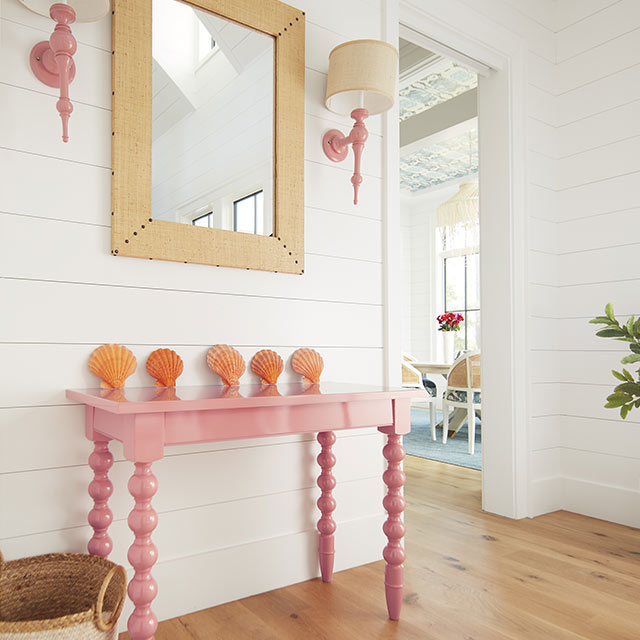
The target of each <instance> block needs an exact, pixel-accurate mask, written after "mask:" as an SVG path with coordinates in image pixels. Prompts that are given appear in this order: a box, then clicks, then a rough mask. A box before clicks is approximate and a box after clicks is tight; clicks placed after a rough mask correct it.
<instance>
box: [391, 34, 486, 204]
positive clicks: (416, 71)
mask: <svg viewBox="0 0 640 640" xmlns="http://www.w3.org/2000/svg"><path fill="white" fill-rule="evenodd" d="M399 49H400V89H399V94H400V100H399V103H400V122H401V125H400V126H401V130H402V129H403V128H404V129H407V130H408V129H409V127H411V129H412V133H413V134H414V136H415V130H416V127H417V126H418V125H419V126H421V127H422V126H423V127H424V129H425V131H427V130H428V131H427V132H426V133H424V134H420V137H422V135H424V138H423V139H422V140H418V141H417V142H412V143H411V144H407V145H405V147H403V148H401V157H400V185H401V188H402V189H403V190H404V191H405V192H410V193H412V194H417V193H420V192H423V191H424V190H426V189H430V188H432V187H435V186H438V185H442V184H444V183H446V182H449V181H451V180H458V179H461V178H464V177H465V176H467V175H469V174H476V173H477V171H478V132H477V121H476V120H475V115H476V113H475V110H474V113H473V114H472V115H473V119H468V120H466V121H461V122H460V123H458V124H456V126H451V123H449V124H448V125H446V126H443V129H442V130H439V129H438V128H437V124H434V123H430V122H429V120H430V118H429V115H430V114H429V113H427V112H429V110H431V109H433V107H436V106H437V105H441V107H440V109H439V110H440V113H442V109H443V108H446V103H447V102H448V101H450V100H453V99H455V98H457V97H458V96H462V94H466V93H467V92H469V91H473V90H475V89H476V87H477V85H478V77H477V74H476V73H475V72H474V71H471V70H470V69H467V68H466V67H463V66H462V65H460V64H458V63H456V62H454V61H452V60H449V59H447V58H444V57H442V56H440V55H438V54H435V53H433V52H432V51H428V50H426V49H424V48H422V47H419V46H418V45H416V44H413V43H412V42H409V41H407V40H404V39H402V38H400V47H399ZM468 95H471V96H473V94H468ZM452 104H453V103H452ZM436 111H438V110H437V109H436V110H434V112H433V113H434V117H433V120H434V121H435V119H436V117H441V116H440V115H439V116H436V115H435V113H436ZM416 116H420V117H419V118H416ZM412 118H415V121H414V120H411V119H412ZM427 123H429V124H430V125H431V126H428V127H427V126H426V124H427ZM421 142H422V144H421Z"/></svg>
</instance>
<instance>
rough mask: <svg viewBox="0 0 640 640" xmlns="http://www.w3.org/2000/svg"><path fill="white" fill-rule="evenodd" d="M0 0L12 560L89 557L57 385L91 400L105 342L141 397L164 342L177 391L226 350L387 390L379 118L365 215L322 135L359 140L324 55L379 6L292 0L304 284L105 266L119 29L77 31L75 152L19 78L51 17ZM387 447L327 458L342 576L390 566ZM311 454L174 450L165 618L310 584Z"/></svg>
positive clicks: (3, 394) (48, 107)
mask: <svg viewBox="0 0 640 640" xmlns="http://www.w3.org/2000/svg"><path fill="white" fill-rule="evenodd" d="M0 1H1V4H0V16H1V19H0V29H1V46H2V49H1V50H0V60H2V66H1V68H0V105H1V106H0V110H1V113H2V118H0V175H2V188H1V189H0V237H1V238H2V240H3V242H2V244H3V251H2V253H1V254H0V256H1V257H0V275H1V279H0V300H1V301H2V303H1V305H2V307H1V308H2V313H1V314H0V361H2V363H3V367H2V375H1V377H0V407H1V408H0V504H1V505H2V508H1V512H0V513H1V515H0V549H2V551H3V553H4V554H5V557H7V558H16V557H19V556H23V555H31V554H37V553H41V552H47V551H65V550H66V551H71V550H74V551H81V550H83V549H85V545H86V542H87V540H88V538H89V536H90V533H91V532H90V529H89V527H88V526H87V525H86V514H87V512H88V510H89V508H90V506H91V503H90V499H89V497H88V495H87V492H86V487H87V484H88V482H89V480H90V478H91V474H90V470H89V468H88V466H87V465H86V459H87V456H88V454H89V452H90V446H89V443H88V442H87V441H85V439H84V436H83V423H84V419H83V409H82V407H80V406H76V405H73V404H72V403H70V402H68V401H67V400H66V399H65V397H64V389H65V388H67V387H75V388H82V387H89V386H95V384H96V380H95V378H93V377H92V376H91V375H90V374H89V372H88V370H87V367H86V363H87V358H88V357H89V354H90V353H91V351H92V350H93V349H94V348H95V347H96V346H98V345H99V344H102V343H105V342H120V343H123V344H126V345H128V346H129V347H130V348H131V349H132V350H133V351H134V353H135V354H136V355H137V357H138V361H139V367H138V372H136V374H135V375H134V376H133V378H132V379H131V380H130V384H131V385H132V386H139V385H148V384H150V378H149V377H148V376H147V374H146V373H145V371H144V362H145V359H146V356H147V355H148V354H149V353H150V352H151V351H152V350H153V349H154V348H156V347H158V346H168V347H172V348H175V349H176V350H177V351H178V352H179V353H180V354H181V355H182V356H183V358H184V360H185V365H186V367H185V374H184V375H183V378H182V381H183V382H184V383H185V384H205V383H209V382H215V379H214V376H213V375H212V374H210V372H209V371H208V370H207V368H206V364H205V353H206V350H207V348H208V347H209V346H210V345H211V344H214V343H217V342H227V343H230V344H232V345H235V346H236V347H238V348H239V349H240V350H241V352H242V353H243V354H244V356H245V358H247V359H248V358H249V357H250V356H251V355H252V354H253V353H255V352H256V351H257V350H258V349H260V348H262V347H271V348H274V349H276V350H277V351H278V352H279V353H281V354H282V356H283V357H285V358H286V357H288V356H289V355H290V354H291V353H292V351H293V350H294V349H295V348H297V347H299V346H303V345H308V346H312V347H315V348H317V349H318V350H319V351H320V352H321V353H322V354H323V356H324V359H325V363H326V374H325V377H326V379H328V380H350V379H353V375H354V371H355V372H357V377H358V381H360V382H369V383H380V382H382V379H383V370H382V367H383V349H382V347H383V337H382V284H381V207H380V202H381V188H382V185H381V178H380V176H381V152H380V149H381V141H382V139H381V135H380V131H381V123H380V118H379V117H373V118H371V119H370V122H369V129H370V136H369V140H368V142H367V151H366V153H365V155H364V158H363V173H364V183H363V185H362V188H361V203H360V204H359V205H358V206H357V207H354V206H353V205H352V204H351V199H352V187H351V183H350V182H349V178H350V175H351V171H352V168H351V166H350V165H349V163H345V164H344V165H341V166H335V165H333V163H331V162H330V161H329V160H327V159H326V158H325V157H324V155H323V153H322V150H321V145H320V140H321V136H322V133H323V132H324V131H325V130H326V129H328V128H331V127H335V126H338V127H341V128H342V129H344V130H346V129H347V128H348V127H349V126H350V124H349V119H348V118H340V117H336V116H334V115H332V114H330V113H329V112H328V111H326V110H325V108H324V106H323V96H324V89H325V82H326V71H327V65H328V53H329V51H330V49H331V48H332V47H333V46H335V45H336V44H338V43H340V42H342V41H345V40H349V39H353V38H378V37H380V35H381V13H382V7H381V2H380V1H379V0H350V2H348V3H345V2H344V1H338V0H330V1H329V2H324V3H321V4H320V3H316V2H312V1H311V0H295V1H294V2H293V4H295V5H296V6H298V7H300V8H301V9H304V10H306V11H307V48H306V51H307V54H306V66H307V72H306V114H307V116H306V144H305V158H306V159H305V204H306V206H305V223H306V226H305V229H306V256H305V262H306V269H305V275H304V276H293V275H283V274H271V273H262V272H252V271H243V270H233V269H224V268H214V267H207V266H199V265H186V264H176V263H168V262H158V261H149V260H137V259H132V258H113V257H111V256H110V255H109V250H110V177H111V176H110V165H111V157H110V145H111V114H110V103H111V69H110V65H111V53H110V24H109V20H108V19H105V20H102V21H101V22H99V23H96V24H84V25H83V24H79V25H77V26H76V27H74V30H75V33H76V37H77V39H78V43H79V44H78V53H77V54H76V65H77V69H78V75H77V78H76V80H75V81H74V83H73V84H72V85H71V97H72V99H73V100H74V102H75V110H74V113H73V115H72V117H71V121H70V135H71V141H70V142H69V143H68V144H67V145H64V144H63V143H62V142H61V141H60V122H59V117H58V114H57V112H56V109H55V98H54V95H55V90H52V89H49V88H47V87H45V86H44V85H42V84H40V83H39V82H37V80H36V79H35V78H34V77H33V76H32V74H31V71H30V70H29V68H28V55H27V53H28V51H29V50H30V48H31V46H33V44H34V43H35V42H37V41H39V40H42V39H44V38H46V37H48V35H49V32H50V29H51V24H50V21H49V20H47V19H45V18H42V17H39V16H37V15H35V14H33V13H30V12H29V11H27V10H26V9H25V8H24V7H23V6H22V5H20V4H19V3H18V2H17V0H0ZM336 16H339V17H340V19H339V20H336V19H335V18H336ZM185 317H189V318H190V322H189V323H185V322H184V320H183V319H184V318H185ZM249 378H250V376H248V377H247V379H249ZM380 445H381V438H380V436H379V435H378V434H376V433H369V432H357V433H353V434H346V435H344V436H343V437H340V438H339V440H338V444H337V445H336V454H337V458H338V463H337V466H336V469H335V474H336V477H337V478H338V489H337V490H336V497H337V501H338V508H337V510H336V513H335V517H336V520H337V521H338V533H337V550H338V551H337V554H336V566H337V569H338V570H340V569H344V568H346V567H349V566H354V565H357V564H360V563H364V562H370V561H373V560H377V559H379V558H380V554H381V549H382V546H383V544H384V536H383V534H382V532H381V527H380V525H381V522H382V520H383V513H382V508H381V504H380V502H381V496H382V483H381V479H380V472H381V470H382V465H381V456H380V455H379V452H380ZM113 448H114V453H115V456H116V462H115V464H114V467H113V470H112V477H113V480H114V484H115V487H116V489H115V495H114V497H113V500H112V508H113V511H114V515H115V522H114V524H113V526H112V528H111V535H112V537H113V538H114V542H115V551H114V553H113V558H114V559H115V560H116V561H118V562H123V563H126V550H127V547H128V545H129V543H130V542H131V535H130V533H129V532H128V529H127V525H126V517H127V513H128V511H129V510H130V509H131V506H132V500H131V498H130V497H129V496H128V494H127V490H126V480H127V477H128V476H129V475H130V474H131V473H132V471H133V465H132V464H131V463H129V462H127V461H124V460H123V457H122V450H121V447H119V446H117V445H114V447H113ZM316 451H317V447H316V445H315V443H313V442H311V441H310V438H309V437H306V436H305V437H291V438H284V439H277V440H269V439H265V440H256V441H249V442H245V441H243V442H238V443H222V444H218V445H202V446H197V447H176V448H173V449H171V450H170V451H169V452H167V453H168V455H167V457H166V458H165V459H164V460H162V461H159V462H158V463H156V464H155V465H154V468H155V473H156V475H157V476H158V479H159V482H160V490H159V492H158V494H157V496H156V499H155V507H156V509H157V510H158V512H159V516H160V525H159V527H158V529H157V530H156V533H155V534H154V538H155V541H156V543H157V545H158V548H159V551H160V561H159V563H158V564H157V565H156V568H155V570H154V574H155V575H156V577H157V579H158V582H159V584H160V592H159V595H158V598H157V600H156V601H155V610H156V611H157V613H158V615H159V617H160V618H161V619H162V618H167V617H171V616H175V615H178V614H181V613H184V612H186V611H189V610H195V609H201V608H203V607H207V606H211V605H215V604H218V603H221V602H224V601H228V600H233V599H236V598H239V597H242V596H246V595H248V594H251V593H256V592H261V591H265V590H269V589H272V588H275V587H278V586H281V585H285V584H289V583H293V582H296V581H299V580H304V579H307V578H310V577H312V576H315V575H317V574H318V571H317V563H316V559H315V548H316V534H315V532H314V530H315V521H316V519H317V513H316V510H315V506H314V499H315V496H316V490H315V477H316V476H317V468H316V464H315V461H314V457H315V455H316ZM381 606H382V605H381ZM123 620H124V618H123Z"/></svg>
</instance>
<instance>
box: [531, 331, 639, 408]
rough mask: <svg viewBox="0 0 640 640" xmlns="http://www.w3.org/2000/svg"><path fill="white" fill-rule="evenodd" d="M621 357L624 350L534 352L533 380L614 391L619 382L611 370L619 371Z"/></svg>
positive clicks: (535, 381) (532, 356) (532, 357)
mask: <svg viewBox="0 0 640 640" xmlns="http://www.w3.org/2000/svg"><path fill="white" fill-rule="evenodd" d="M592 326H593V325H592ZM629 353H630V352H629ZM624 355H625V353H624V351H623V352H620V351H533V352H532V354H531V364H532V371H533V374H532V381H533V382H534V383H540V382H548V383H562V382H564V383H572V382H573V383H577V384H598V385H610V387H611V390H612V391H613V387H614V386H616V385H617V384H619V383H620V381H619V380H616V378H614V376H613V375H612V373H611V370H612V369H616V370H618V371H621V370H622V367H623V366H624V365H621V364H620V360H621V358H622V356H624ZM612 415H613V414H612Z"/></svg>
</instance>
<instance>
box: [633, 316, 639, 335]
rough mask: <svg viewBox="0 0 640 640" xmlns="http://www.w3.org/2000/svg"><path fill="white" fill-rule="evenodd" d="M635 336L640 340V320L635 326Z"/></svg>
mask: <svg viewBox="0 0 640 640" xmlns="http://www.w3.org/2000/svg"><path fill="white" fill-rule="evenodd" d="M633 335H634V336H635V337H636V338H640V318H638V319H637V320H636V323H635V324H634V325H633Z"/></svg>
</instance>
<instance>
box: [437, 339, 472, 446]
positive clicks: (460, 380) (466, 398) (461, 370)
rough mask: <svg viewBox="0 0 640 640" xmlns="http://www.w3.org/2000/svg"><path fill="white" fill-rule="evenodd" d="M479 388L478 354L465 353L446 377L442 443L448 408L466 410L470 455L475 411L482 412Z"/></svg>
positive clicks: (444, 441)
mask: <svg viewBox="0 0 640 640" xmlns="http://www.w3.org/2000/svg"><path fill="white" fill-rule="evenodd" d="M481 386H482V373H481V366H480V352H479V351H467V352H466V353H463V354H462V355H460V356H459V357H458V358H457V359H456V360H455V362H454V363H453V364H452V365H451V369H450V370H449V375H448V376H447V389H446V391H445V392H444V396H443V398H442V443H443V444H446V442H447V435H448V431H449V407H455V408H460V409H465V408H466V410H467V422H468V431H469V453H470V454H471V455H473V453H474V452H475V444H476V411H478V412H480V411H481V410H482V405H481V402H480V401H481V397H480V391H481Z"/></svg>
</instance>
